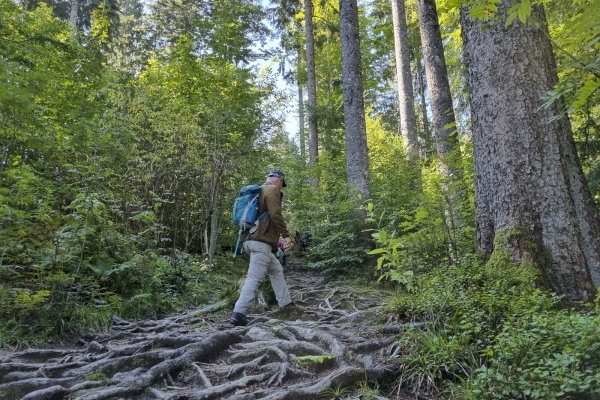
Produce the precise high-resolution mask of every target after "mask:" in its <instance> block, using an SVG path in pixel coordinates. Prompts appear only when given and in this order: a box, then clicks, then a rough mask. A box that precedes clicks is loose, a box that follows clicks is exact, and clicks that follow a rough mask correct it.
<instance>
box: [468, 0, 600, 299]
mask: <svg viewBox="0 0 600 400" xmlns="http://www.w3.org/2000/svg"><path fill="white" fill-rule="evenodd" d="M511 5H512V2H511V0H502V1H501V2H500V3H499V4H498V15H503V14H504V15H505V13H506V12H507V10H508V9H509V8H510V7H511ZM467 13H468V10H467V9H466V8H463V9H462V10H461V23H462V27H463V29H462V37H463V41H464V50H465V53H464V56H465V63H466V70H467V81H468V85H469V92H470V99H471V121H472V124H473V145H474V152H475V204H476V211H477V213H476V215H477V242H478V245H479V247H480V248H481V249H482V250H483V255H484V259H485V260H487V259H489V258H490V256H491V255H492V253H494V252H508V254H509V255H510V259H512V262H513V263H514V264H516V265H523V264H530V265H534V266H536V267H538V268H539V269H540V270H541V271H542V272H543V274H544V275H545V278H546V280H547V281H548V283H549V284H550V285H551V286H552V288H553V289H554V290H555V291H556V292H558V293H559V294H562V295H565V296H566V298H567V299H568V300H570V301H579V300H591V299H593V298H594V295H595V293H596V287H597V286H598V285H600V242H599V241H598V238H599V237H600V224H599V223H598V218H597V215H596V209H595V206H594V202H593V201H592V197H591V194H590V191H589V189H588V187H587V184H586V182H585V179H584V176H583V173H582V170H581V165H580V163H579V159H578V157H577V151H576V148H575V143H574V141H573V136H572V132H571V126H570V122H569V119H568V118H566V117H563V118H560V119H556V118H555V117H557V116H558V115H559V113H560V111H561V108H562V104H561V102H555V103H554V104H553V105H552V106H550V107H542V103H543V100H542V97H543V96H544V95H546V94H547V93H548V91H549V90H551V89H552V88H553V87H554V85H555V84H556V83H557V73H556V64H555V60H554V54H553V53H552V46H551V42H550V39H549V36H548V32H547V28H546V18H545V14H544V9H543V7H542V6H538V5H536V6H533V7H532V15H531V16H532V19H533V21H534V23H535V25H530V26H524V25H523V24H521V23H520V22H518V19H517V20H515V21H513V22H512V23H511V24H510V26H508V27H507V28H505V27H504V25H505V23H504V20H505V18H504V19H503V20H501V21H498V22H497V23H495V24H491V23H489V22H487V23H484V22H481V21H472V20H471V19H470V18H469V17H468V15H467Z"/></svg>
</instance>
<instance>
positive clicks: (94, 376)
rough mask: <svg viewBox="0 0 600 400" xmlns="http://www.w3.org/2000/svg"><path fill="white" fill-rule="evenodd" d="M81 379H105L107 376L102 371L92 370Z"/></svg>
mask: <svg viewBox="0 0 600 400" xmlns="http://www.w3.org/2000/svg"><path fill="white" fill-rule="evenodd" d="M83 379H84V380H86V381H106V380H108V376H107V375H106V374H105V373H104V372H94V373H93V374H89V375H88V376H86V377H85V378H83Z"/></svg>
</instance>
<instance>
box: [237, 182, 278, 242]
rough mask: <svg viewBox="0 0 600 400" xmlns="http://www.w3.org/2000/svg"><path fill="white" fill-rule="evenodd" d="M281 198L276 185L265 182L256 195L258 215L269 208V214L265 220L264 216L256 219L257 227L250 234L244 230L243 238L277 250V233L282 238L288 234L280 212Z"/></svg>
mask: <svg viewBox="0 0 600 400" xmlns="http://www.w3.org/2000/svg"><path fill="white" fill-rule="evenodd" d="M282 199H283V193H281V190H279V188H278V187H277V186H275V185H273V184H271V183H269V182H267V183H265V186H264V187H263V189H262V191H261V192H260V196H259V197H258V215H259V216H260V215H262V214H263V213H264V212H265V211H267V210H269V216H268V218H267V220H266V221H265V217H261V218H259V219H257V223H258V228H257V229H256V231H255V232H254V233H252V234H249V233H248V232H249V231H246V232H245V233H244V237H243V240H257V241H259V242H263V243H267V244H270V245H271V247H272V248H273V251H276V250H277V242H279V235H281V236H282V237H284V238H286V237H289V236H290V233H289V232H288V229H287V226H286V225H285V222H284V221H283V215H282V214H281V200H282ZM251 230H252V229H251Z"/></svg>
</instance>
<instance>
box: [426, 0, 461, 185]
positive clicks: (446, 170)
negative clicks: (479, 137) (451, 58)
mask: <svg viewBox="0 0 600 400" xmlns="http://www.w3.org/2000/svg"><path fill="white" fill-rule="evenodd" d="M417 12H418V14H419V26H420V32H421V43H422V47H423V59H424V60H425V74H426V76H427V89H428V91H429V104H430V105H431V113H432V116H433V129H434V131H435V135H436V148H437V154H438V157H439V158H440V168H441V169H442V174H443V175H445V176H454V175H455V174H456V171H455V170H456V167H454V166H453V165H452V163H451V162H450V160H448V159H447V157H448V156H449V155H450V154H451V153H452V152H453V151H454V150H455V149H456V147H457V145H458V143H457V132H456V126H455V125H456V124H455V117H454V109H453V106H452V94H451V91H450V84H449V83H448V71H447V69H446V57H445V56H444V45H443V43H442V33H441V30H440V23H439V20H438V14H437V9H436V5H435V0H417Z"/></svg>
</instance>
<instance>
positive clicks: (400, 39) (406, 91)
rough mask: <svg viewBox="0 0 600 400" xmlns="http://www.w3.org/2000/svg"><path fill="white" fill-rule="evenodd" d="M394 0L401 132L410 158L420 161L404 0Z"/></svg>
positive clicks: (393, 13)
mask: <svg viewBox="0 0 600 400" xmlns="http://www.w3.org/2000/svg"><path fill="white" fill-rule="evenodd" d="M391 1H392V20H393V24H394V47H395V53H396V77H397V79H398V106H399V109H400V132H401V133H402V139H403V140H404V148H405V149H406V154H407V155H408V157H409V159H411V160H413V161H418V159H419V142H418V141H417V127H416V117H415V96H414V94H413V87H412V76H411V73H410V55H409V53H410V49H409V48H408V38H407V36H408V33H407V28H406V12H405V10H404V0H391Z"/></svg>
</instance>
